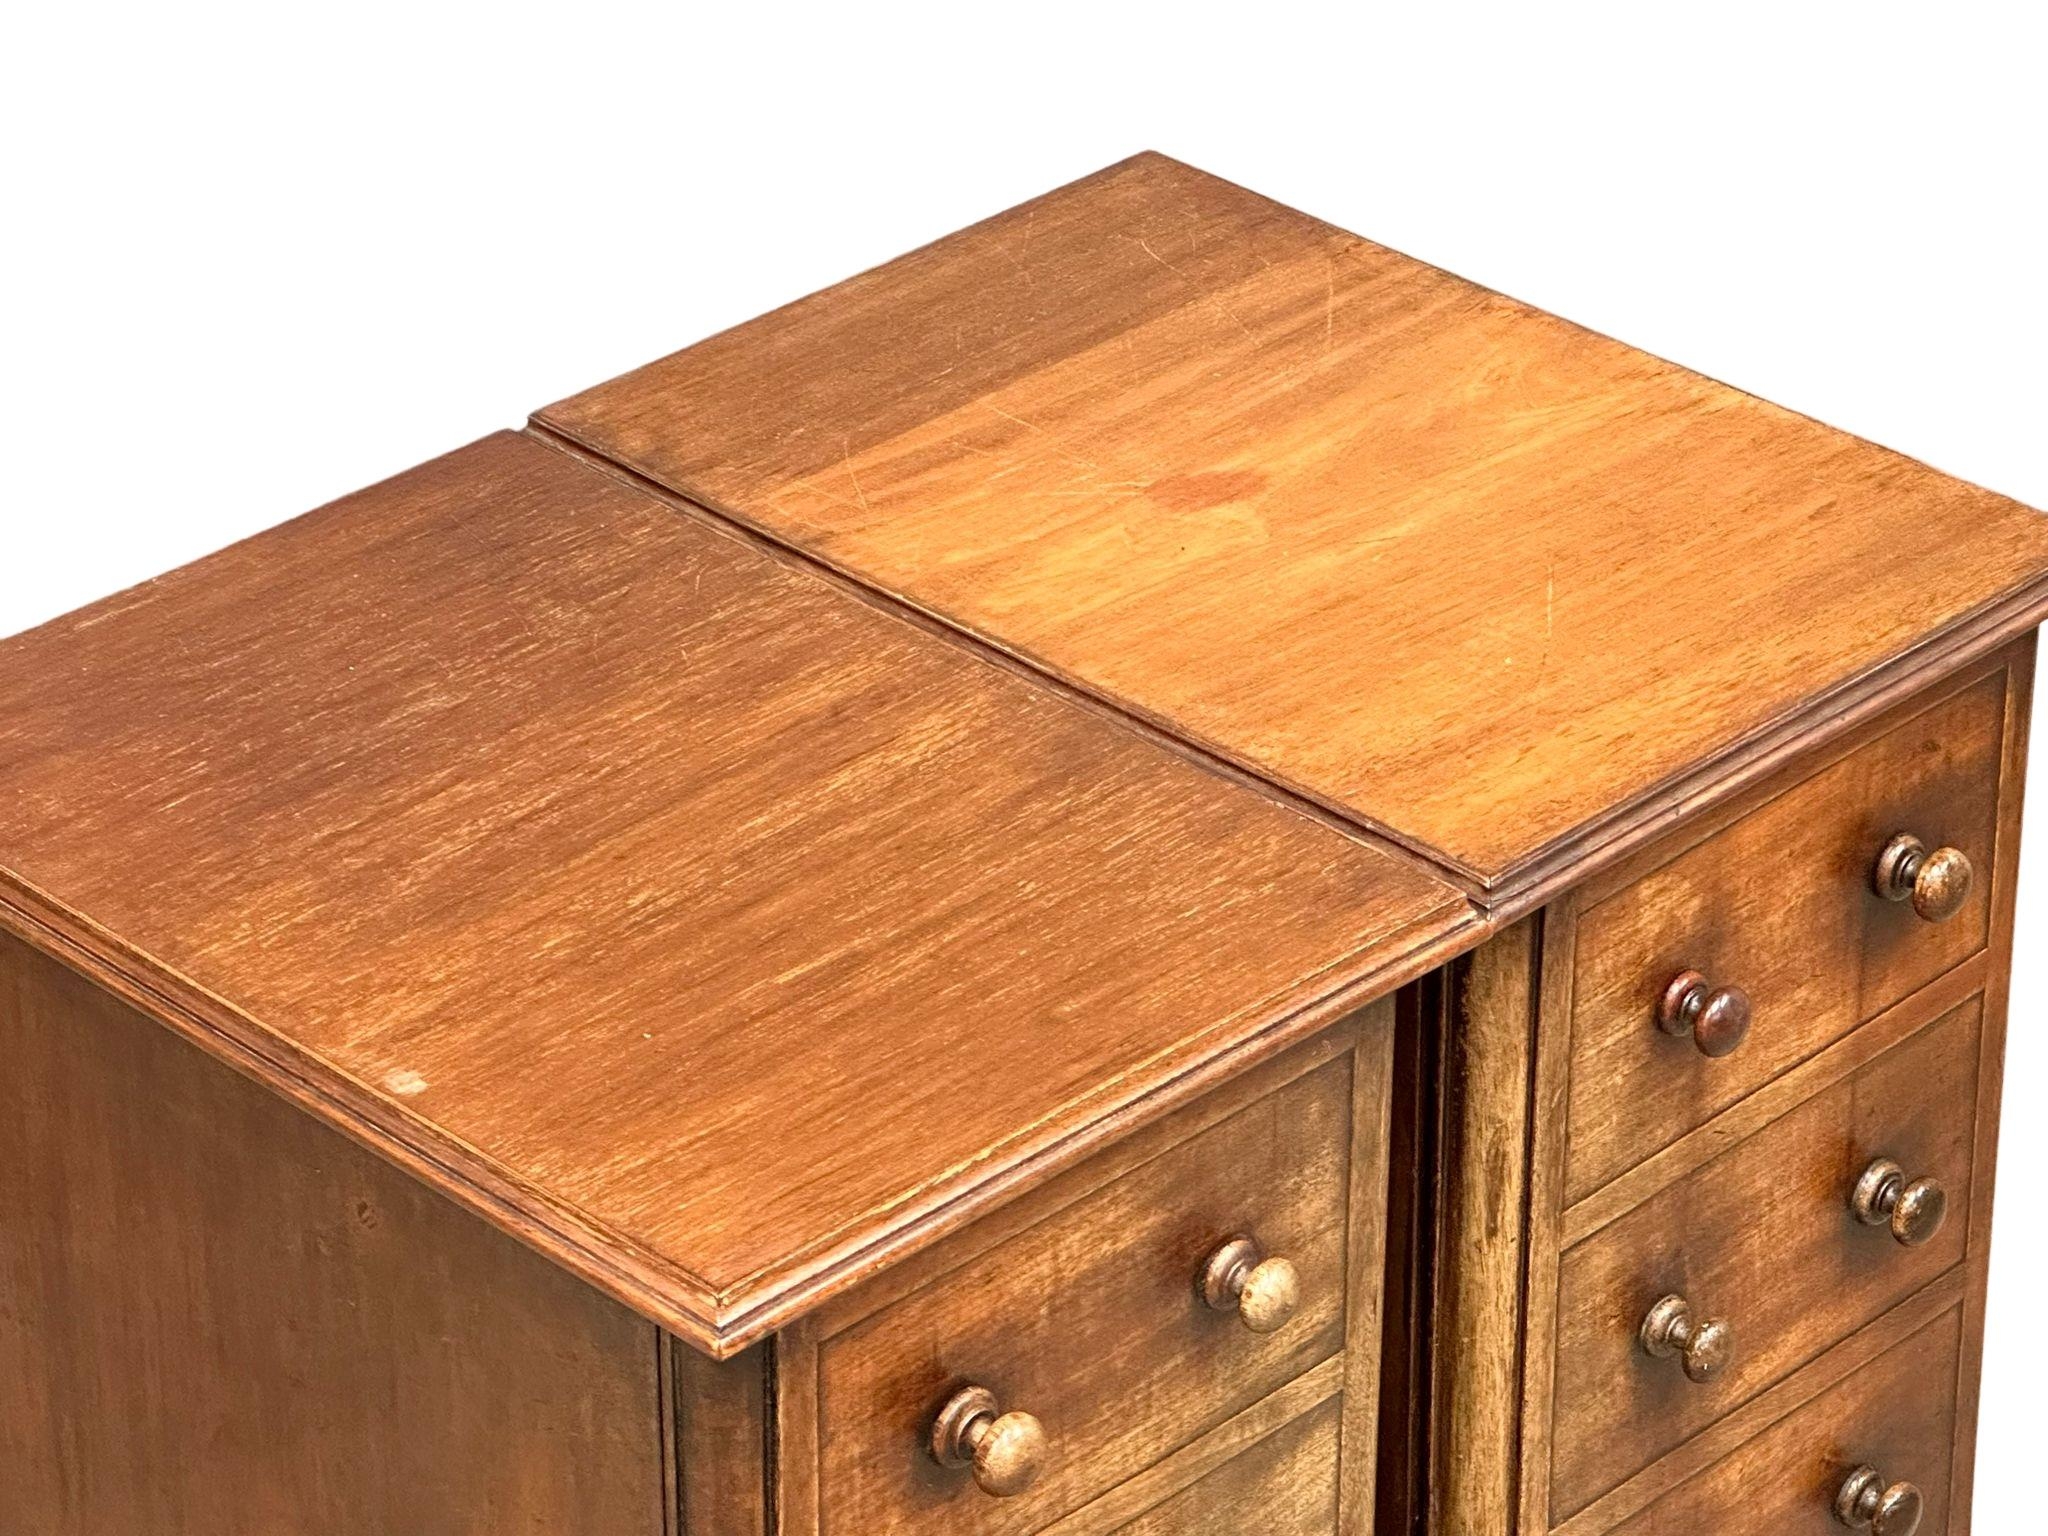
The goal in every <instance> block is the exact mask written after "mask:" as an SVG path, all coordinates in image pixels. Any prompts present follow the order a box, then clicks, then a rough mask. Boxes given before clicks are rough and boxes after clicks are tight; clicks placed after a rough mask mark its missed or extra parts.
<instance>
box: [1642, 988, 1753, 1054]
mask: <svg viewBox="0 0 2048 1536" xmlns="http://www.w3.org/2000/svg"><path fill="white" fill-rule="evenodd" d="M1657 1027H1658V1028H1659V1029H1661V1030H1663V1031H1664V1033H1665V1034H1667V1035H1691V1036H1692V1043H1693V1044H1694V1045H1695V1046H1697V1047H1698V1048H1699V1053H1700V1054H1701V1055H1702V1056H1714V1057H1720V1056H1727V1055H1731V1054H1732V1053H1734V1052H1735V1051H1737V1050H1739V1049H1740V1048H1741V1046H1742V1042H1743V1041H1745V1040H1747V1039H1748V1038H1749V994H1748V993H1747V992H1745V991H1743V990H1742V988H1740V987H1716V986H1711V985H1709V984H1708V982H1707V978H1706V976H1705V975H1704V974H1703V973H1702V972H1699V971H1680V972H1679V973H1678V974H1677V975H1676V976H1674V977H1672V978H1671V981H1670V983H1669V984H1668V985H1667V986H1666V987H1665V988H1664V994H1663V996H1661V997H1659V998H1658V999H1657Z"/></svg>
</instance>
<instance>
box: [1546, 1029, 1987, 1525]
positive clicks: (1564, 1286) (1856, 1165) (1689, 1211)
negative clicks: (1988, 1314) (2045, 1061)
mask: <svg viewBox="0 0 2048 1536" xmlns="http://www.w3.org/2000/svg"><path fill="white" fill-rule="evenodd" d="M1981 1016H1982V1005H1981V1002H1980V1001H1979V1000H1978V999H1974V998H1973V999H1972V1000H1971V1001H1969V1002H1968V1003H1965V1004H1964V1005H1963V1006H1961V1007H1960V1008H1957V1009H1955V1010H1954V1011H1952V1012H1950V1013H1948V1014H1945V1015H1944V1016H1943V1017H1941V1018H1940V1019H1937V1020H1936V1021H1935V1022H1934V1023H1932V1024H1930V1025H1928V1026H1927V1027H1926V1028H1925V1029H1923V1030H1921V1031H1920V1032H1919V1033H1918V1034H1916V1035H1913V1036H1912V1037H1910V1038H1909V1039H1907V1040H1905V1041H1904V1042H1902V1043H1901V1044H1899V1045H1897V1046H1895V1047H1893V1048H1892V1049H1891V1050H1890V1051H1887V1052H1886V1053H1885V1054H1884V1055H1882V1056H1880V1057H1878V1058H1877V1059H1875V1060H1874V1061H1872V1062H1870V1063H1868V1064H1867V1065H1865V1066H1864V1067H1863V1068H1862V1069H1861V1070H1860V1071H1858V1072H1855V1073H1853V1074H1851V1075H1850V1076H1848V1077H1846V1078H1844V1079H1842V1080H1841V1081H1840V1082H1838V1083H1836V1084H1835V1085H1834V1086H1833V1087H1831V1088H1829V1089H1827V1090H1826V1091H1824V1092H1822V1093H1820V1094H1818V1095H1817V1096H1815V1097H1814V1098H1812V1099H1810V1100H1808V1101H1807V1102H1806V1103H1805V1104H1803V1105H1801V1106H1800V1107H1799V1108H1797V1109H1794V1110H1793V1111H1791V1112H1790V1113H1789V1114H1787V1115H1785V1116H1784V1117H1783V1118H1782V1119H1780V1120H1778V1121H1776V1122H1775V1123H1773V1124H1772V1125H1770V1126H1768V1127H1766V1128H1765V1129H1763V1130H1761V1131H1759V1132H1758V1133H1757V1134H1756V1135H1754V1136H1752V1137H1751V1138H1750V1139H1749V1140H1747V1141H1744V1142H1741V1143H1739V1144H1738V1145H1737V1146H1735V1147H1733V1148H1731V1149H1730V1150H1729V1151H1727V1152H1725V1153H1723V1154H1722V1155H1721V1156H1719V1157H1717V1158H1715V1159H1714V1160H1712V1161H1711V1162H1708V1163H1706V1164H1704V1165H1702V1166H1701V1167H1699V1168H1696V1169H1694V1170H1693V1171H1692V1172H1691V1173H1689V1174H1688V1175H1686V1176H1685V1177H1684V1178H1682V1179H1679V1180H1678V1181H1677V1182H1675V1183H1673V1184H1671V1185H1669V1186H1667V1187H1666V1188H1664V1189H1663V1190H1661V1191H1659V1192H1658V1193H1657V1194H1655V1195H1652V1196H1651V1197H1650V1198H1649V1199H1647V1200H1645V1201H1644V1202H1643V1203H1642V1204H1641V1205H1639V1206H1637V1207H1636V1208H1635V1209H1634V1210H1632V1211H1630V1212H1629V1213H1628V1214H1627V1215H1625V1216H1623V1217H1621V1218H1620V1219H1619V1220H1617V1221H1615V1222H1613V1223H1611V1224H1610V1225H1608V1226H1606V1227H1604V1228H1602V1229H1601V1230H1600V1231H1598V1232H1595V1233H1594V1234H1593V1235H1592V1236H1590V1237H1588V1238H1586V1239H1585V1240H1584V1241H1583V1242H1581V1243H1579V1244H1578V1245H1577V1246H1576V1247H1574V1248H1573V1249H1571V1250H1570V1251H1569V1252H1567V1253H1566V1254H1565V1255H1564V1260H1563V1264H1562V1267H1561V1269H1560V1272H1559V1289H1558V1316H1557V1362H1556V1367H1557V1375H1556V1397H1555V1403H1556V1409H1555V1412H1556V1428H1555V1436H1554V1442H1553V1443H1554V1452H1553V1456H1554V1459H1553V1462H1552V1485H1551V1488H1552V1510H1553V1514H1554V1516H1556V1517H1558V1518H1562V1517H1564V1516H1566V1515H1569V1514H1572V1513H1574V1512H1575V1511H1577V1510H1578V1509H1579V1508H1581V1507H1582V1506H1584V1505H1585V1504H1586V1503H1588V1502H1589V1501H1590V1500H1592V1499H1593V1498H1595V1497H1597V1496H1598V1495H1599V1494H1601V1493H1604V1492H1605V1491H1606V1490H1608V1489H1609V1488H1612V1487H1613V1486H1614V1485H1615V1484H1616V1483H1618V1482H1620V1481H1621V1480H1622V1479H1623V1478H1626V1477H1628V1476H1630V1475H1632V1474H1633V1473H1635V1472H1637V1471H1639V1470H1640V1469H1641V1468H1643V1467H1645V1466H1647V1465H1648V1464H1649V1463H1650V1462H1651V1461H1653V1460H1654V1459H1655V1458H1656V1457H1658V1456H1660V1455H1662V1454H1663V1453H1664V1452H1665V1451H1668V1450H1670V1449H1671V1448H1672V1447H1674V1446H1676V1445H1678V1444H1679V1443H1680V1442H1681V1441H1683V1440H1685V1439H1686V1438H1687V1437H1688V1436H1690V1435H1691V1434H1693V1433H1694V1432H1695V1431H1697V1430H1699V1429H1701V1428H1704V1427H1705V1426H1706V1425H1707V1424H1709V1423H1711V1422H1712V1421H1713V1420H1715V1419H1717V1418H1719V1417H1720V1416H1721V1415H1722V1414H1724V1413H1726V1412H1728V1411H1729V1410H1730V1409H1732V1408H1734V1407H1736V1406H1738V1405H1739V1404H1741V1403H1743V1402H1744V1401H1746V1400H1747V1399H1749V1398H1750V1397H1752V1396H1754V1395H1755V1394H1756V1393H1757V1392H1759V1391H1761V1390H1762V1389H1763V1388H1764V1387H1766V1386H1768V1385H1770V1384H1771V1383H1772V1382H1775V1381H1777V1380H1779V1379H1780V1378H1781V1377H1783V1376H1785V1375H1786V1374H1787V1373H1788V1372H1790V1371H1791V1370H1793V1369H1794V1368H1796V1367H1797V1366H1799V1365H1801V1364H1803V1363H1804V1362H1806V1361H1808V1360H1810V1359H1813V1358H1814V1357H1815V1356H1817V1355H1819V1354H1820V1353H1821V1352H1822V1351H1823V1350H1825V1349H1826V1348H1828V1347H1829V1346H1830V1345H1832V1344H1834V1343H1836V1342H1838V1341H1839V1340H1841V1339H1843V1338H1845V1337H1846V1336H1847V1335H1848V1334H1850V1333H1852V1332H1853V1331H1855V1330H1856V1329H1857V1328H1859V1327H1861V1326H1862V1325H1863V1324H1865V1323H1867V1322H1870V1321H1871V1320H1872V1319H1874V1318H1876V1317H1878V1316H1879V1315H1881V1314H1882V1313H1883V1312H1884V1311H1885V1310H1886V1309H1888V1308H1889V1307H1891V1306H1892V1305H1894V1304H1895V1303H1897V1302H1900V1301H1903V1300H1905V1299H1906V1298H1907V1297H1909V1296H1911V1295H1912V1294H1913V1293H1914V1292H1915V1291H1917V1290H1919V1289H1920V1288H1921V1287H1922V1286H1924V1285H1926V1284H1927V1283H1928V1282H1929V1281H1931V1280H1933V1279H1935V1278H1936V1277H1937V1276H1939V1275H1940V1274H1941V1273H1942V1272H1943V1271H1945V1270H1947V1269H1949V1268H1950V1267H1951V1266H1952V1265H1954V1264H1956V1263H1957V1262H1958V1261H1959V1260H1961V1258H1962V1257H1963V1253H1964V1250H1965V1246H1966V1242H1965V1239H1966V1234H1967V1232H1968V1229H1969V1224H1970V1190H1971V1162H1972V1151H1971V1148H1972V1144H1973V1138H1974V1134H1975V1118H1976V1110H1975V1104H1976V1093H1977V1063H1978V1040H1979V1033H1980V1029H1981ZM1880 1157H1888V1158H1891V1159H1893V1160H1894V1161H1896V1162H1898V1163H1899V1164H1901V1165H1902V1166H1903V1167H1904V1168H1905V1169H1906V1170H1908V1177H1910V1178H1919V1177H1922V1176H1933V1177H1935V1178H1938V1179H1939V1180H1940V1181H1941V1182H1942V1184H1943V1185H1944V1186H1945V1188H1946V1190H1947V1194H1948V1213H1947V1219H1946V1221H1945V1222H1944V1223H1943V1224H1942V1226H1941V1228H1940V1230H1939V1231H1938V1232H1937V1233H1936V1234H1935V1235H1934V1237H1933V1238H1932V1240H1931V1241H1928V1242H1926V1243H1925V1244H1924V1245H1922V1246H1919V1247H1911V1248H1909V1247H1905V1246H1902V1245H1901V1244H1899V1243H1898V1242H1897V1241H1895V1240H1894V1239H1893V1237H1892V1235H1891V1233H1890V1231H1889V1230H1888V1229H1886V1228H1885V1227H1882V1226H1876V1227H1871V1226H1864V1225H1861V1224H1859V1223H1858V1222H1857V1221H1856V1219H1855V1217H1854V1216H1853V1215H1852V1213H1851V1211H1850V1209H1849V1194H1850V1191H1851V1190H1852V1188H1853V1187H1854V1185H1855V1184H1856V1181H1857V1177H1858V1175H1859V1174H1861V1173H1862V1172H1863V1170H1864V1169H1865V1168H1866V1167H1867V1166H1869V1164H1870V1163H1871V1162H1872V1161H1874V1160H1875V1159H1877V1158H1880ZM1666 1295H1678V1296H1683V1297H1684V1298H1686V1300H1687V1301H1688V1302H1689V1303H1691V1305H1692V1306H1693V1308H1694V1310H1695V1312H1696V1315H1697V1316H1699V1317H1701V1318H1708V1317H1716V1318H1724V1319H1726V1320H1727V1321H1728V1322H1729V1323H1730V1324H1731V1325H1732V1327H1733V1329H1734V1335H1735V1351H1734V1360H1733V1363H1732V1364H1730V1365H1729V1366H1728V1367H1727V1368H1726V1370H1725V1371H1724V1372H1723V1373H1722V1374H1721V1375H1720V1376H1718V1377H1717V1378H1715V1379H1714V1380H1713V1381H1711V1382H1708V1383H1705V1384H1702V1383H1696V1382H1693V1381H1691V1380H1688V1379H1687V1377H1686V1375H1685V1373H1684V1371H1683V1370H1682V1369H1681V1365H1680V1362H1679V1361H1678V1360H1677V1359H1661V1360H1659V1359H1651V1358H1650V1357H1649V1356H1648V1355H1647V1354H1646V1353H1644V1351H1643V1349H1642V1346H1641V1344H1640V1342H1639V1340H1638V1337H1637V1333H1638V1328H1639V1326H1640V1324H1641V1322H1642V1320H1643V1317H1644V1315H1645V1314H1646V1313H1647V1312H1648V1311H1649V1309H1650V1308H1651V1306H1652V1305H1653V1304H1655V1303H1656V1302H1657V1300H1658V1299H1659V1298H1660V1297H1663V1296H1666Z"/></svg>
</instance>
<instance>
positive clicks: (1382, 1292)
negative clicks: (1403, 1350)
mask: <svg viewBox="0 0 2048 1536" xmlns="http://www.w3.org/2000/svg"><path fill="white" fill-rule="evenodd" d="M1396 1029H1397V1017H1396V1007H1395V1001H1394V999H1393V998H1391V997H1385V998H1381V999H1380V1000H1379V1001H1378V1002H1377V1003H1374V1004H1372V1005H1371V1006H1370V1007H1367V1008H1362V1009H1360V1010H1359V1013H1358V1017H1357V1019H1356V1020H1355V1021H1354V1022H1353V1023H1352V1025H1351V1026H1350V1031H1351V1038H1352V1040H1353V1042H1354V1043H1353V1046H1352V1068H1351V1145H1350V1149H1349V1173H1350V1188H1349V1189H1348V1190H1347V1191H1346V1192H1345V1202H1344V1405H1343V1420H1342V1433H1341V1435H1340V1437H1339V1438H1340V1442H1341V1445H1340V1455H1339V1467H1338V1479H1337V1481H1338V1506H1337V1507H1338V1519H1337V1526H1336V1536H1372V1532H1373V1519H1374V1511H1375V1507H1376V1505H1377V1502H1378V1492H1379V1451H1380V1442H1381V1438H1382V1437H1381V1428H1380V1403H1381V1398H1382V1386H1383V1370H1384V1361H1385V1353H1386V1343H1385V1341H1386V1338H1387V1329H1388V1326H1389V1323H1390V1321H1391V1318H1392V1313H1391V1312H1390V1309H1389V1308H1388V1306H1387V1297H1386V1289H1387V1266H1388V1262H1389V1253H1390V1238H1391V1233H1390V1231H1389V1227H1390V1225H1391V1206H1392V1190H1391V1181H1392V1176H1393V1158H1394V1115H1395V1113H1396V1110H1395V1107H1394V1106H1395V1086H1394V1074H1395V1045H1396V1041H1395V1032H1396Z"/></svg>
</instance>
